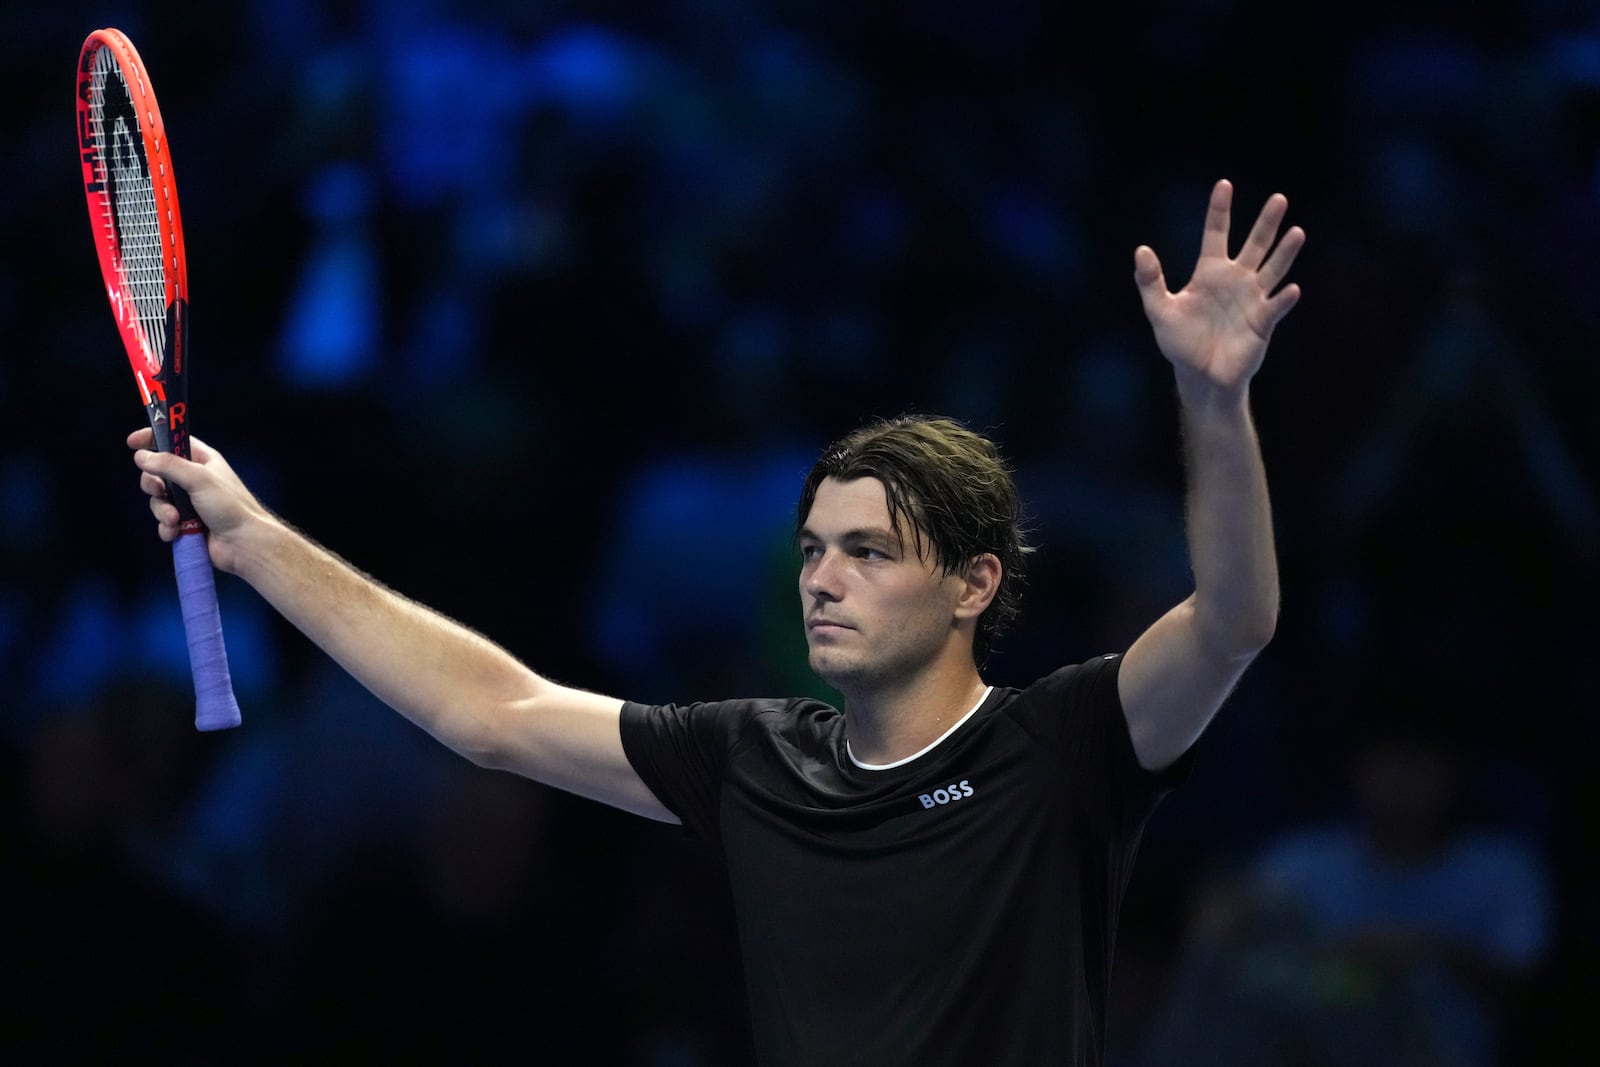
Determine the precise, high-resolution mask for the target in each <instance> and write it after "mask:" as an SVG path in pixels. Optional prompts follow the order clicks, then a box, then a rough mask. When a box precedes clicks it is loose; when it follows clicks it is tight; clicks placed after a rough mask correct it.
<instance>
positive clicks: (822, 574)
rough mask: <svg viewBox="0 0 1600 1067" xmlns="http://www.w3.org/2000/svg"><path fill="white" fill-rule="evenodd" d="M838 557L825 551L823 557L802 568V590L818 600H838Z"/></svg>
mask: <svg viewBox="0 0 1600 1067" xmlns="http://www.w3.org/2000/svg"><path fill="white" fill-rule="evenodd" d="M835 560H836V555H835V553H834V552H832V551H828V550H824V551H823V552H822V553H821V555H819V556H817V557H816V558H815V559H812V560H810V561H809V562H807V563H806V564H805V565H804V566H803V567H801V568H800V589H801V591H803V592H804V593H806V594H807V595H809V596H813V597H816V598H817V599H818V600H838V599H839V594H840V589H839V581H838V579H839V568H838V565H837V563H836V562H835Z"/></svg>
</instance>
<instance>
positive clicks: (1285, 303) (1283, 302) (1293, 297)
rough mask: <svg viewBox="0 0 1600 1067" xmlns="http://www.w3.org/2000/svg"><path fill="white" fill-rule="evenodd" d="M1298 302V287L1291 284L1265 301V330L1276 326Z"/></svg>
mask: <svg viewBox="0 0 1600 1067" xmlns="http://www.w3.org/2000/svg"><path fill="white" fill-rule="evenodd" d="M1299 302H1300V287H1299V286H1298V285H1296V284H1294V283H1293V282H1291V283H1290V284H1288V285H1286V286H1284V287H1283V288H1282V289H1281V290H1279V291H1278V293H1277V295H1276V296H1274V297H1273V298H1272V299H1271V300H1268V301H1267V329H1268V331H1270V330H1271V329H1272V328H1273V327H1274V326H1276V325H1278V323H1279V321H1280V320H1282V318H1283V317H1284V316H1285V315H1287V314H1289V309H1290V308H1292V307H1294V306H1295V305H1296V304H1298V303H1299Z"/></svg>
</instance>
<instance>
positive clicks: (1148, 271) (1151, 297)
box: [1133, 245, 1171, 312]
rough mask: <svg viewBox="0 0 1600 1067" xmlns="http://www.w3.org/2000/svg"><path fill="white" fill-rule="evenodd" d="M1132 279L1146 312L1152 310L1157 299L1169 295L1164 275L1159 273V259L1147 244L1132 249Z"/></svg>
mask: <svg viewBox="0 0 1600 1067" xmlns="http://www.w3.org/2000/svg"><path fill="white" fill-rule="evenodd" d="M1133 281H1134V284H1135V285H1137V286H1138V287H1139V298H1140V299H1141V300H1143V301H1144V309H1145V311H1147V312H1148V311H1154V310H1155V306H1156V303H1157V302H1158V301H1160V300H1161V299H1162V298H1164V297H1167V296H1170V295H1171V294H1170V293H1169V292H1168V291H1167V280H1166V277H1165V276H1164V275H1163V274H1162V273H1161V260H1160V259H1158V258H1157V257H1156V253H1155V249H1153V248H1151V247H1150V246H1149V245H1140V246H1139V247H1138V248H1135V249H1134V250H1133Z"/></svg>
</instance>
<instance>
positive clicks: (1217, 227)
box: [1200, 178, 1233, 259]
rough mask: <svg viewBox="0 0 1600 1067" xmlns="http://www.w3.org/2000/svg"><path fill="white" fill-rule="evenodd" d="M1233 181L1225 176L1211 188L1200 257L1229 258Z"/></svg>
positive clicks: (1201, 237) (1201, 236)
mask: <svg viewBox="0 0 1600 1067" xmlns="http://www.w3.org/2000/svg"><path fill="white" fill-rule="evenodd" d="M1232 213H1233V183H1232V182H1230V181H1229V180H1228V179H1226V178H1223V179H1222V180H1221V181H1219V182H1217V184H1216V185H1214V186H1213V187H1212V189H1211V203H1210V204H1209V205H1208V206H1207V207H1206V228H1205V231H1204V232H1203V233H1202V234H1201V235H1200V258H1201V259H1205V258H1207V257H1208V256H1220V257H1222V258H1223V259H1227V258H1228V227H1229V226H1230V225H1231V224H1232V218H1233V214H1232Z"/></svg>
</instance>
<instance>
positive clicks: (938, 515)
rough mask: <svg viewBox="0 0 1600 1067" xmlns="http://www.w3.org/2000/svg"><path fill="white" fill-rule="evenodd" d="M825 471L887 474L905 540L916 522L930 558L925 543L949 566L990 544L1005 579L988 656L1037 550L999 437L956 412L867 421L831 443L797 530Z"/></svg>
mask: <svg viewBox="0 0 1600 1067" xmlns="http://www.w3.org/2000/svg"><path fill="white" fill-rule="evenodd" d="M824 478H832V479H834V480H835V481H841V482H848V481H854V480H855V479H857V478H876V479H878V481H880V482H882V483H883V490H884V494H885V496H886V497H887V498H888V503H889V521H890V523H891V525H893V527H894V529H895V532H896V534H897V535H899V536H900V538H901V542H902V544H904V540H905V531H906V530H910V532H911V537H912V542H913V544H914V545H915V547H916V551H917V555H918V556H922V557H924V558H926V554H925V551H924V544H926V545H927V546H928V547H929V548H931V550H932V555H933V563H934V565H935V566H938V567H940V568H941V569H943V571H944V573H945V574H946V575H950V574H954V573H956V572H957V571H960V570H963V569H964V568H965V567H966V566H967V564H969V563H970V562H972V561H973V560H975V559H977V558H978V557H979V556H981V555H983V554H984V553H992V554H993V555H994V556H995V557H996V558H997V559H999V561H1000V588H999V589H998V590H996V592H995V597H994V600H993V601H992V602H991V603H990V604H989V606H988V607H987V608H986V609H984V612H983V614H982V615H980V616H978V625H977V630H976V632H975V635H974V637H973V643H972V645H973V648H972V651H973V657H974V658H975V659H976V660H977V662H978V663H979V664H982V663H983V662H984V660H986V659H987V658H988V655H989V653H990V651H991V650H992V649H993V648H994V641H995V638H996V636H998V635H999V633H1000V632H1001V631H1002V630H1003V629H1004V627H1005V626H1006V624H1008V623H1009V622H1010V621H1011V620H1012V619H1014V618H1015V617H1016V615H1017V611H1018V604H1019V600H1020V598H1021V585H1022V580H1023V571H1024V568H1023V562H1024V560H1025V559H1026V557H1027V556H1028V554H1029V553H1031V552H1032V551H1033V548H1032V546H1030V545H1029V544H1027V542H1026V540H1025V532H1024V530H1023V527H1022V505H1021V500H1020V498H1019V497H1018V495H1017V486H1016V482H1015V481H1014V480H1013V478H1012V472H1011V469H1010V468H1009V467H1008V466H1007V465H1006V462H1005V460H1004V458H1002V456H1001V455H1000V450H999V449H998V448H997V447H996V446H995V444H994V442H993V441H991V440H989V439H988V438H987V437H984V436H983V435H982V434H979V433H975V432H973V431H972V430H969V429H967V427H965V426H963V425H962V424H961V423H959V422H957V421H955V420H954V419H948V418H940V417H933V416H924V415H902V416H900V417H898V418H894V419H884V420H881V421H878V422H875V423H873V424H871V425H869V426H864V427H862V428H861V429H859V430H856V431H855V432H853V433H851V434H849V435H848V436H846V437H844V438H841V439H840V440H838V441H836V442H834V443H833V444H832V445H829V446H828V448H827V449H826V450H825V451H824V452H823V453H822V458H820V459H818V460H817V462H816V465H815V466H813V467H812V468H811V473H810V474H808V475H807V476H806V480H805V484H804V485H803V486H802V488H801V490H800V504H799V507H798V509H797V514H796V517H795V533H796V534H797V535H798V533H799V531H800V530H801V528H802V527H804V526H805V523H806V520H807V519H808V518H809V517H810V515H811V505H812V504H813V503H814V502H815V500H816V495H817V487H818V486H819V485H821V484H822V480H823V479H824ZM902 519H904V520H905V521H904V522H902Z"/></svg>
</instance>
